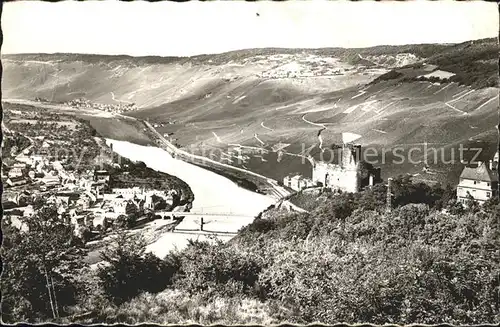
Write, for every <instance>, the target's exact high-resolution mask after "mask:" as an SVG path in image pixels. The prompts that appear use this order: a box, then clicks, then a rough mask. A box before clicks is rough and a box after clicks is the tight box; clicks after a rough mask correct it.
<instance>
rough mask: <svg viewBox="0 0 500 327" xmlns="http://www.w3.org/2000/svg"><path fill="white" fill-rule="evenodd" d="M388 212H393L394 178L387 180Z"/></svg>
mask: <svg viewBox="0 0 500 327" xmlns="http://www.w3.org/2000/svg"><path fill="white" fill-rule="evenodd" d="M386 205H387V207H386V209H385V210H386V211H387V212H391V211H392V178H390V177H389V178H388V179H387V202H386Z"/></svg>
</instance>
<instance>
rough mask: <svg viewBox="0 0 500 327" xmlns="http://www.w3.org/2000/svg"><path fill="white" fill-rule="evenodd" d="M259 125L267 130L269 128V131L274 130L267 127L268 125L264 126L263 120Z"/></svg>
mask: <svg viewBox="0 0 500 327" xmlns="http://www.w3.org/2000/svg"><path fill="white" fill-rule="evenodd" d="M260 126H262V127H263V128H265V129H267V130H269V131H271V132H273V131H274V129H272V128H269V127H267V126H265V125H264V122H261V123H260Z"/></svg>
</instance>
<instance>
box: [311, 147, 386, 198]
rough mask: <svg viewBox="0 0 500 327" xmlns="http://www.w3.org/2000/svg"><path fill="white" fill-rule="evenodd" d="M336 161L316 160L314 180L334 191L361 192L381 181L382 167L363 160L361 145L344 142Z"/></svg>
mask: <svg viewBox="0 0 500 327" xmlns="http://www.w3.org/2000/svg"><path fill="white" fill-rule="evenodd" d="M338 150H339V151H338V153H339V157H337V158H336V159H337V160H336V162H337V163H333V162H326V161H315V162H314V165H313V173H312V180H313V182H314V183H315V184H317V185H322V186H323V187H328V188H331V189H332V190H334V191H342V192H353V193H355V192H359V191H361V190H362V189H363V188H365V187H366V186H371V185H374V184H375V183H379V182H380V181H381V178H380V168H374V167H373V165H371V164H369V163H367V162H365V161H363V160H361V145H359V144H343V145H342V146H341V147H340V148H338Z"/></svg>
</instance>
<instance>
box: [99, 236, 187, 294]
mask: <svg viewBox="0 0 500 327" xmlns="http://www.w3.org/2000/svg"><path fill="white" fill-rule="evenodd" d="M145 249H146V242H145V240H144V238H142V237H140V236H136V235H130V234H128V233H127V232H126V231H124V230H119V231H118V232H117V235H116V237H115V239H114V241H113V242H112V243H111V244H110V245H109V246H108V248H107V249H106V250H105V251H102V252H101V259H102V260H103V261H104V262H105V263H106V264H105V265H104V267H100V268H99V271H98V273H97V275H98V278H99V283H100V285H101V287H102V288H103V289H104V292H105V294H106V296H107V297H108V299H109V300H111V301H113V302H114V303H116V304H121V303H123V302H125V301H127V300H129V299H131V298H133V297H134V296H137V295H138V294H139V293H140V292H143V291H146V292H159V291H162V290H164V289H165V288H166V286H167V285H168V284H169V283H170V282H171V279H172V276H173V275H174V273H175V271H176V270H177V268H176V266H175V264H173V263H172V262H170V261H162V260H161V259H159V258H157V257H155V256H154V255H152V254H150V253H148V254H145Z"/></svg>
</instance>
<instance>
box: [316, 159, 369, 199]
mask: <svg viewBox="0 0 500 327" xmlns="http://www.w3.org/2000/svg"><path fill="white" fill-rule="evenodd" d="M313 182H314V183H321V184H322V185H323V186H325V187H330V188H332V189H334V190H341V191H343V192H358V191H359V190H360V187H361V185H360V181H359V178H358V171H357V167H356V165H349V166H348V167H342V166H340V165H335V164H330V163H326V162H317V163H316V165H315V167H314V168H313Z"/></svg>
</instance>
